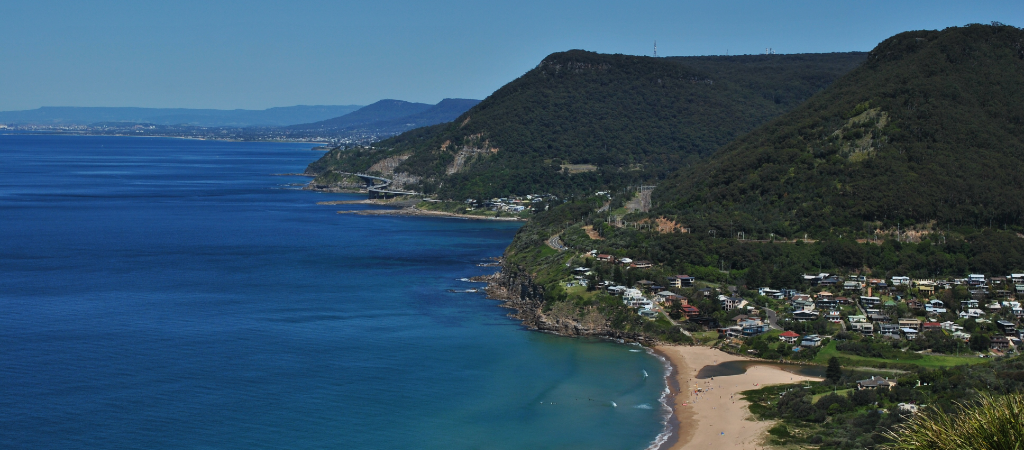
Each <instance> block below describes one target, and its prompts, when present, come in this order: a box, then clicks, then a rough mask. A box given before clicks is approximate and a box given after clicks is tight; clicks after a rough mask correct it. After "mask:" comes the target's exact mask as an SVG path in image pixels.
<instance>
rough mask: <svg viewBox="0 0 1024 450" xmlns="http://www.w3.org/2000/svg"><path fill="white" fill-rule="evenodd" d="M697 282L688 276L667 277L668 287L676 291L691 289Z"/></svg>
mask: <svg viewBox="0 0 1024 450" xmlns="http://www.w3.org/2000/svg"><path fill="white" fill-rule="evenodd" d="M696 281H697V280H696V279H694V278H693V277H691V276H689V275H673V276H671V277H668V285H669V286H672V287H674V288H677V289H682V288H685V287H692V286H693V283H694V282H696Z"/></svg>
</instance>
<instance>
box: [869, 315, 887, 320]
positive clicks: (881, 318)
mask: <svg viewBox="0 0 1024 450" xmlns="http://www.w3.org/2000/svg"><path fill="white" fill-rule="evenodd" d="M868 320H870V321H871V322H888V321H889V316H887V315H885V314H868Z"/></svg>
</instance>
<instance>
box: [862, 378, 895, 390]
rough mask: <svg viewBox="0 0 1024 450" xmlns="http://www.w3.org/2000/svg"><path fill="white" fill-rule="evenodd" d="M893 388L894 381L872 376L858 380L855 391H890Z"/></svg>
mask: <svg viewBox="0 0 1024 450" xmlns="http://www.w3.org/2000/svg"><path fill="white" fill-rule="evenodd" d="M893 386H896V380H890V379H888V378H882V377H876V376H874V375H872V376H871V378H868V379H866V380H860V381H858V382H857V389H860V390H864V389H889V390H892V388H893Z"/></svg>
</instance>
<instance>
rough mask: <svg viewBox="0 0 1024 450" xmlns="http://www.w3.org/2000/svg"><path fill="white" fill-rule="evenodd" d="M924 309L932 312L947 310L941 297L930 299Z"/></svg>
mask: <svg viewBox="0 0 1024 450" xmlns="http://www.w3.org/2000/svg"><path fill="white" fill-rule="evenodd" d="M924 310H925V311H927V312H930V313H936V314H942V313H944V312H946V304H945V303H943V302H942V300H939V299H933V300H928V303H927V304H925V306H924Z"/></svg>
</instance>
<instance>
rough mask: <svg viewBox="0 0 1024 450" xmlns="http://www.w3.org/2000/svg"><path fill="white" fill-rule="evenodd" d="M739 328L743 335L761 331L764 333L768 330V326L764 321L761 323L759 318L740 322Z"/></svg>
mask: <svg viewBox="0 0 1024 450" xmlns="http://www.w3.org/2000/svg"><path fill="white" fill-rule="evenodd" d="M740 328H741V330H742V333H743V335H744V336H748V337H749V336H757V335H759V334H762V333H766V332H768V330H769V328H770V327H769V326H768V324H766V323H761V321H760V320H748V321H746V322H743V323H742V324H740Z"/></svg>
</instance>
